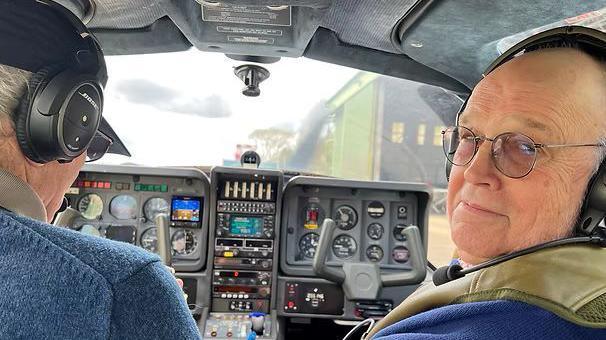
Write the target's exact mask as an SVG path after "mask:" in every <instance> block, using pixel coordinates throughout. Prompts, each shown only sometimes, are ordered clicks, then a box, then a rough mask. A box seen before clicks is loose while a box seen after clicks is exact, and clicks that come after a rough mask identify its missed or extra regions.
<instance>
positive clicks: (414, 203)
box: [55, 0, 606, 340]
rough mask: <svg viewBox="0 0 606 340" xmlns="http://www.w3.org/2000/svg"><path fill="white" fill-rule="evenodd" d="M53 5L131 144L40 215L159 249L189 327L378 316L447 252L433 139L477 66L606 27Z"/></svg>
mask: <svg viewBox="0 0 606 340" xmlns="http://www.w3.org/2000/svg"><path fill="white" fill-rule="evenodd" d="M56 2H58V3H60V4H61V5H63V6H65V7H66V8H68V9H69V10H70V11H71V12H72V13H74V14H76V16H78V17H79V18H80V19H81V20H82V21H83V23H84V24H85V25H86V26H87V27H88V28H89V29H90V31H91V32H92V33H93V34H94V35H95V37H96V39H97V40H98V42H99V44H100V45H101V46H102V48H103V52H104V54H105V55H106V64H107V70H108V74H109V81H108V83H107V86H106V88H105V97H106V98H105V107H104V112H103V117H104V118H106V119H107V121H108V122H110V123H111V124H112V127H113V129H114V130H115V132H116V134H117V135H119V136H120V138H121V139H122V142H123V143H124V145H125V146H126V147H127V148H128V150H129V151H130V153H131V154H132V156H131V157H125V156H121V155H106V156H105V157H104V158H102V159H100V160H98V161H96V162H93V163H89V164H86V165H85V166H84V167H83V168H82V170H81V171H80V173H79V175H78V177H77V179H76V180H75V181H74V182H73V184H72V185H71V187H70V189H69V191H68V192H67V193H66V195H65V197H66V198H67V200H68V202H69V206H70V207H71V210H68V211H69V212H70V214H67V213H63V215H61V216H59V217H58V218H57V220H56V221H55V224H57V225H60V226H61V227H65V228H69V229H72V230H74V231H77V232H79V233H83V234H88V235H92V236H94V237H100V238H105V239H109V240H113V241H115V242H123V243H128V244H131V245H132V246H135V247H140V248H142V249H144V250H145V251H147V252H150V253H155V254H157V255H158V256H160V258H161V259H162V260H163V261H164V262H165V263H166V264H167V265H168V266H170V267H172V268H174V270H175V272H176V273H175V276H176V277H177V278H179V279H181V280H182V282H183V292H184V294H185V299H186V302H187V305H188V307H189V310H190V312H191V315H192V318H194V319H195V322H196V324H197V326H198V329H199V331H200V334H201V336H202V338H204V339H250V336H251V333H254V336H255V337H256V338H257V339H268V340H269V339H310V338H313V337H317V338H322V339H340V338H343V337H344V336H345V335H346V334H347V333H348V332H349V331H350V330H351V329H352V328H353V327H354V326H356V325H358V324H359V323H360V322H362V321H363V320H367V319H374V320H380V319H382V318H383V317H384V316H386V315H387V314H388V313H389V312H390V311H392V310H393V309H394V308H396V307H397V306H398V305H399V304H400V303H401V302H402V301H403V300H404V299H406V298H407V297H408V296H409V295H410V294H412V293H413V292H414V291H415V290H416V289H417V288H418V287H419V285H420V284H422V283H423V282H426V281H430V280H431V275H432V273H433V272H434V270H435V269H436V267H435V266H434V264H435V265H436V266H440V265H447V264H449V262H450V261H451V260H452V259H453V257H456V254H455V247H454V245H453V243H452V241H451V239H450V230H449V226H448V218H447V216H446V190H447V186H448V181H447V178H446V176H445V171H444V164H445V158H444V149H443V146H442V138H443V134H444V132H443V131H444V129H445V128H446V127H447V126H449V125H453V124H454V123H455V117H456V115H457V113H458V112H459V109H460V107H461V105H462V104H463V103H464V101H465V100H466V99H467V98H468V96H469V94H470V92H471V89H472V88H473V86H474V85H475V84H476V83H477V81H478V80H479V79H481V77H482V74H481V72H482V70H484V69H485V68H486V66H488V64H489V63H490V62H491V61H492V60H493V59H494V58H495V57H497V56H498V55H499V54H500V53H502V52H504V51H505V50H507V49H508V48H509V47H511V46H512V45H514V44H515V43H517V42H518V41H520V40H522V39H523V38H525V37H527V36H529V35H531V34H532V33H533V32H536V31H537V30H541V29H547V28H550V27H552V26H553V25H555V24H558V23H562V22H574V23H575V24H577V25H581V26H587V27H598V28H600V27H601V28H602V29H604V28H605V27H606V24H605V22H606V19H605V18H606V7H605V6H606V4H605V3H604V2H603V1H584V2H575V3H573V2H558V4H559V6H554V5H553V4H552V1H534V2H533V3H532V4H531V3H530V2H528V3H525V4H519V3H518V2H516V1H500V2H498V3H493V2H480V3H478V2H474V1H454V0H448V1H405V0H398V1H382V2H377V1H366V0H365V1H333V0H307V1H293V0H282V1H278V2H276V1H265V0H246V1H235V0H220V1H210V0H195V1H194V0H180V1H171V0H128V1H127V0H124V1H112V0H56ZM556 7H557V8H556ZM506 10H510V12H507V11H506ZM471 11H473V15H471V14H470V13H471ZM526 12H529V13H534V15H521V13H526ZM507 13H510V14H511V15H509V14H507ZM505 19H506V20H507V21H511V22H510V24H507V25H505V24H504V25H500V26H498V27H495V26H494V25H493V24H494V22H496V21H498V20H500V21H499V22H502V21H503V20H505ZM488 32H491V33H490V34H489V33H488ZM66 212H67V211H66ZM141 289H144V287H142V288H141ZM134 326H135V325H134Z"/></svg>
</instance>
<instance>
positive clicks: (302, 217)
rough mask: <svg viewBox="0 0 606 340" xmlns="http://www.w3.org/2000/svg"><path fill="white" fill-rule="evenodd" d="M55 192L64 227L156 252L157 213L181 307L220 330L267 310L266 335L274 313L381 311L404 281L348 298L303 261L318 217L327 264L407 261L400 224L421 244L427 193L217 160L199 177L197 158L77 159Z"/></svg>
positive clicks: (311, 249)
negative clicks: (173, 164) (153, 162)
mask: <svg viewBox="0 0 606 340" xmlns="http://www.w3.org/2000/svg"><path fill="white" fill-rule="evenodd" d="M66 197H68V199H69V201H70V204H71V206H72V207H73V208H75V209H77V210H78V211H79V212H80V213H81V215H82V216H81V217H79V218H77V219H76V220H75V221H74V223H73V225H72V226H71V228H72V229H74V230H78V231H79V232H81V233H85V234H90V235H94V236H96V237H105V238H108V239H112V240H115V241H120V242H126V243H130V244H133V245H135V246H139V247H141V248H143V249H145V250H147V251H150V252H157V251H158V242H157V229H156V226H155V222H154V220H155V217H156V216H157V215H158V214H166V215H168V217H169V224H170V228H169V229H170V246H171V248H172V255H173V265H172V266H173V267H174V268H175V269H176V271H177V276H178V277H180V278H182V279H183V280H184V283H185V286H184V290H185V291H186V292H187V294H188V298H187V302H188V304H189V306H190V309H191V311H192V313H193V314H194V315H199V316H201V317H205V318H206V320H205V321H200V323H199V327H200V329H201V331H203V332H204V334H221V330H223V328H225V327H227V328H226V330H227V331H229V329H231V328H233V327H235V326H234V325H236V326H237V325H240V324H241V321H237V322H236V321H234V320H240V319H239V318H240V317H241V316H243V315H244V316H246V315H248V314H247V313H250V312H264V313H267V314H268V315H271V318H270V319H269V320H268V322H269V323H268V326H269V328H270V329H268V330H266V331H267V333H265V334H266V335H267V336H268V338H272V336H273V335H272V334H276V332H277V328H276V325H277V323H276V321H277V320H278V318H280V317H315V318H331V319H334V318H339V319H344V320H359V319H360V318H364V317H367V316H373V317H380V316H382V315H385V314H386V313H387V312H388V311H389V310H391V308H392V307H393V306H395V305H396V304H398V303H399V301H402V300H403V299H404V298H405V297H406V296H407V295H408V294H410V293H411V292H412V291H413V290H414V289H415V286H406V287H385V288H384V289H383V290H382V292H381V296H380V297H379V298H378V299H377V300H372V301H365V300H359V299H357V300H356V299H355V297H353V298H351V297H349V296H346V294H345V291H344V290H343V288H342V287H341V285H340V284H335V283H332V282H328V281H326V280H325V279H322V278H320V277H318V276H317V275H316V274H315V273H314V271H313V268H312V261H313V258H314V255H315V254H316V250H317V246H318V242H319V238H320V234H321V232H322V223H323V222H324V220H325V219H326V218H331V219H333V220H334V221H335V223H336V231H335V232H334V234H333V237H332V239H331V240H330V243H329V244H330V247H329V248H328V257H327V262H326V263H327V264H328V265H329V266H333V267H341V266H343V265H344V264H345V263H348V262H350V263H360V262H362V263H369V264H376V265H378V266H379V268H380V271H381V274H383V273H389V272H392V273H396V272H402V271H406V270H409V269H410V268H411V265H410V263H409V259H410V255H409V254H410V253H412V251H411V250H409V244H408V242H407V240H406V237H405V236H404V235H403V234H402V230H403V229H404V228H406V227H407V226H410V225H415V226H418V228H419V230H420V233H421V237H422V240H423V243H424V247H425V249H427V239H426V235H427V221H428V211H429V209H428V206H429V199H430V195H429V191H428V189H427V187H426V186H424V185H420V184H419V185H416V184H406V183H387V182H364V181H352V180H340V179H334V178H322V177H304V176H297V177H290V178H289V177H285V176H284V174H283V173H282V172H280V171H272V170H260V169H243V168H227V167H215V168H213V169H212V171H211V172H210V179H209V177H208V176H207V175H206V174H205V173H203V172H201V171H199V170H196V169H179V168H144V167H129V166H104V165H101V166H99V165H86V166H85V167H84V168H83V170H82V171H81V173H80V175H79V177H78V178H77V180H76V181H75V182H74V184H73V186H72V187H71V188H70V191H69V192H68V194H67V195H66ZM234 317H235V319H233V318H234ZM245 319H246V320H248V319H247V318H246V317H242V320H245ZM232 324H233V325H232ZM230 325H231V326H230ZM224 326H225V327H224ZM234 329H235V328H234ZM226 334H227V333H226Z"/></svg>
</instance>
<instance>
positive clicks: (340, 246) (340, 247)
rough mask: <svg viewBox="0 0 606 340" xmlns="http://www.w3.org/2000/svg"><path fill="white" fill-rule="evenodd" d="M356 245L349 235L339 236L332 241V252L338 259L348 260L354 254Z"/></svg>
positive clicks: (356, 248)
mask: <svg viewBox="0 0 606 340" xmlns="http://www.w3.org/2000/svg"><path fill="white" fill-rule="evenodd" d="M357 250H358V244H357V243H356V240H354V239H353V237H351V236H349V235H340V236H338V237H337V238H335V240H334V241H332V252H333V253H334V254H335V256H336V257H338V258H340V259H348V258H350V257H352V256H354V254H355V253H356V251H357Z"/></svg>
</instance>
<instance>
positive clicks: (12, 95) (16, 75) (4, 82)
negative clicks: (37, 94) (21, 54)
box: [0, 64, 32, 128]
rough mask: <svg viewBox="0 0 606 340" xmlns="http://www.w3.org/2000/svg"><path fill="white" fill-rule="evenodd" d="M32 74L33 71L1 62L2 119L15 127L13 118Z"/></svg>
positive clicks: (0, 98)
mask: <svg viewBox="0 0 606 340" xmlns="http://www.w3.org/2000/svg"><path fill="white" fill-rule="evenodd" d="M31 76H32V73H31V72H28V71H24V70H20V69H17V68H14V67H11V66H6V65H1V64H0V121H1V122H10V124H11V126H12V127H13V128H14V124H13V121H14V120H13V118H14V116H15V114H16V113H17V108H18V107H19V103H20V101H21V98H22V97H23V96H24V95H25V94H26V91H27V89H28V84H29V80H30V78H31Z"/></svg>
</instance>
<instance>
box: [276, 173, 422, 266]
mask: <svg viewBox="0 0 606 340" xmlns="http://www.w3.org/2000/svg"><path fill="white" fill-rule="evenodd" d="M369 184H371V185H369ZM412 189H414V188H412ZM419 189H421V188H419ZM418 202H419V199H418V197H417V196H416V195H415V194H414V190H411V187H410V184H406V185H402V184H398V183H368V182H358V181H348V180H337V179H322V178H305V177H298V178H295V179H293V180H291V181H290V182H289V183H288V185H287V186H286V188H285V191H284V213H283V221H282V224H283V226H284V227H285V230H286V232H285V233H283V234H282V244H284V245H285V247H282V253H281V255H282V258H281V261H282V265H283V266H282V269H283V270H284V272H286V273H287V274H293V275H304V276H314V274H313V271H312V269H311V263H312V260H313V257H314V255H315V252H316V247H317V245H318V241H319V238H320V233H321V231H322V230H321V229H322V222H323V221H324V219H325V218H326V217H330V218H332V219H333V220H334V221H335V223H336V224H337V230H336V231H335V233H334V236H333V239H332V243H331V249H330V250H331V251H330V252H329V262H328V263H329V265H333V266H340V265H341V264H342V263H344V262H369V263H376V264H378V265H379V266H380V267H381V268H382V269H385V270H406V269H407V268H409V264H408V260H409V249H408V244H407V240H406V237H405V236H404V235H403V234H402V230H403V229H404V228H406V227H407V226H409V225H416V226H419V225H421V226H422V225H425V221H419V218H418V216H419V214H418V212H419V206H418V205H419V203H418ZM424 235H425V230H422V237H423V238H425V236H424ZM425 242H426V241H425Z"/></svg>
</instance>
